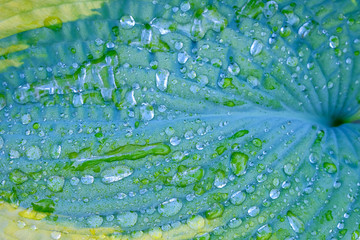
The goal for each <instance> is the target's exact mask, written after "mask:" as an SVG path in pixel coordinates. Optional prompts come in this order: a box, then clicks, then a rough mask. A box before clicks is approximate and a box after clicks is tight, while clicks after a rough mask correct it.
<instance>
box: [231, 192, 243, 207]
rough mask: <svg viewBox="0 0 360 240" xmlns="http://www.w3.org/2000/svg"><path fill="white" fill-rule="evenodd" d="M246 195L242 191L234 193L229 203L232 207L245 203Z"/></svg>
mask: <svg viewBox="0 0 360 240" xmlns="http://www.w3.org/2000/svg"><path fill="white" fill-rule="evenodd" d="M245 198H246V193H244V192H242V191H238V192H235V193H233V194H232V195H231V197H230V202H231V203H232V204H234V205H240V204H242V203H243V202H244V201H245Z"/></svg>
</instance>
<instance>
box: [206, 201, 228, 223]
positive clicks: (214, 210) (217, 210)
mask: <svg viewBox="0 0 360 240" xmlns="http://www.w3.org/2000/svg"><path fill="white" fill-rule="evenodd" d="M223 212H224V206H223V205H222V204H221V203H214V204H212V205H211V207H210V208H209V209H208V210H207V211H206V212H205V217H206V218H207V219H210V220H211V219H215V218H219V217H221V216H222V214H223Z"/></svg>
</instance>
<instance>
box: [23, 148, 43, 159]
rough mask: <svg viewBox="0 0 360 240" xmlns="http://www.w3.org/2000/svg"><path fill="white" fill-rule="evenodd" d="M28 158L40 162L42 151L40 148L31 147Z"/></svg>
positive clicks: (27, 151)
mask: <svg viewBox="0 0 360 240" xmlns="http://www.w3.org/2000/svg"><path fill="white" fill-rule="evenodd" d="M26 156H27V158H28V159H29V160H39V159H40V158H41V150H40V148H39V147H38V146H31V147H29V148H28V149H27V150H26Z"/></svg>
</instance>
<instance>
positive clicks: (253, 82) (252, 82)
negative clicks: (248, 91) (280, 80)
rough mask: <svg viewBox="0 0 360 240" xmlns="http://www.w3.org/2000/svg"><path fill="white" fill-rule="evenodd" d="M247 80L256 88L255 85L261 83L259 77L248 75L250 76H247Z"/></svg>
mask: <svg viewBox="0 0 360 240" xmlns="http://www.w3.org/2000/svg"><path fill="white" fill-rule="evenodd" d="M247 81H248V83H249V84H250V86H251V87H253V88H255V87H257V86H259V85H260V81H259V79H257V78H256V77H254V76H248V77H247Z"/></svg>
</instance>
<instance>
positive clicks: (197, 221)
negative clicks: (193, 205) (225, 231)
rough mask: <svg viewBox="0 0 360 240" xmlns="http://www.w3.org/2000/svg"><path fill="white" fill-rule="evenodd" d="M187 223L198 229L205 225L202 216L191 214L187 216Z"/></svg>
mask: <svg viewBox="0 0 360 240" xmlns="http://www.w3.org/2000/svg"><path fill="white" fill-rule="evenodd" d="M186 223H187V225H188V226H189V227H190V228H191V229H194V230H199V229H201V228H203V227H204V226H205V220H204V218H203V217H202V216H199V215H195V216H194V215H193V216H191V217H189V218H188V220H187V222H186Z"/></svg>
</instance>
